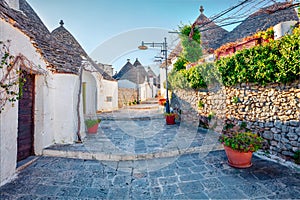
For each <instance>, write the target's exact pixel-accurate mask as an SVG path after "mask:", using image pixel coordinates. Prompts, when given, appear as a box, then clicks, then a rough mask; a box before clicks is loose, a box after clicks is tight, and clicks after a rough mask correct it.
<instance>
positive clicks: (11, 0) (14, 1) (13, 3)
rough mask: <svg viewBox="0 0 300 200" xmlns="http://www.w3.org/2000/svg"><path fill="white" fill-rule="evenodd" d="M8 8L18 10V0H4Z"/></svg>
mask: <svg viewBox="0 0 300 200" xmlns="http://www.w3.org/2000/svg"><path fill="white" fill-rule="evenodd" d="M5 1H6V3H7V4H8V5H9V7H10V8H12V9H14V10H20V4H19V0H5Z"/></svg>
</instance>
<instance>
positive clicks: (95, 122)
mask: <svg viewBox="0 0 300 200" xmlns="http://www.w3.org/2000/svg"><path fill="white" fill-rule="evenodd" d="M100 122H101V119H86V120H85V125H86V127H87V129H88V133H97V131H98V126H99V123H100Z"/></svg>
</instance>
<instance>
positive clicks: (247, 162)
mask: <svg viewBox="0 0 300 200" xmlns="http://www.w3.org/2000/svg"><path fill="white" fill-rule="evenodd" d="M224 149H225V152H226V155H227V158H228V164H229V165H230V166H232V167H236V168H247V167H251V166H252V163H251V158H252V152H246V153H245V152H239V151H236V150H233V149H232V148H230V147H227V146H224Z"/></svg>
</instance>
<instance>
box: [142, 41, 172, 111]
mask: <svg viewBox="0 0 300 200" xmlns="http://www.w3.org/2000/svg"><path fill="white" fill-rule="evenodd" d="M146 45H149V46H150V47H161V48H162V49H161V52H162V53H163V55H164V56H165V63H166V91H167V93H166V113H170V104H169V94H168V54H167V52H168V50H167V38H166V37H165V38H164V42H144V41H142V45H141V46H139V47H138V48H139V49H140V50H147V49H148V47H147V46H146Z"/></svg>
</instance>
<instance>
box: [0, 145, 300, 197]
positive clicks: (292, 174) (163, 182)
mask: <svg viewBox="0 0 300 200" xmlns="http://www.w3.org/2000/svg"><path fill="white" fill-rule="evenodd" d="M161 163H163V164H165V165H161ZM299 197H300V173H299V171H295V170H293V169H291V168H288V167H286V166H282V165H280V164H277V163H274V162H271V161H267V160H262V159H260V158H258V157H254V158H253V166H252V167H250V168H248V169H236V168H232V167H229V166H228V164H227V159H226V155H225V152H224V151H223V150H221V151H213V152H209V153H192V154H185V155H182V156H180V157H176V159H172V158H156V159H151V160H140V161H118V162H112V161H97V160H86V159H71V158H61V157H45V156H44V157H40V158H39V159H37V160H36V161H35V162H34V163H33V164H31V165H30V166H29V167H27V168H25V169H24V170H22V171H21V172H20V173H19V174H18V176H17V178H16V179H15V180H13V181H12V182H10V183H8V184H6V185H4V186H2V187H0V199H1V200H6V199H299Z"/></svg>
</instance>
